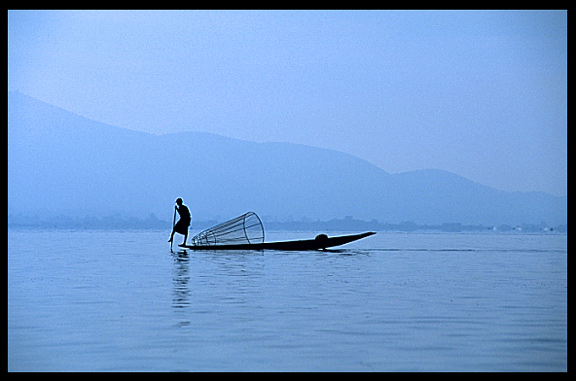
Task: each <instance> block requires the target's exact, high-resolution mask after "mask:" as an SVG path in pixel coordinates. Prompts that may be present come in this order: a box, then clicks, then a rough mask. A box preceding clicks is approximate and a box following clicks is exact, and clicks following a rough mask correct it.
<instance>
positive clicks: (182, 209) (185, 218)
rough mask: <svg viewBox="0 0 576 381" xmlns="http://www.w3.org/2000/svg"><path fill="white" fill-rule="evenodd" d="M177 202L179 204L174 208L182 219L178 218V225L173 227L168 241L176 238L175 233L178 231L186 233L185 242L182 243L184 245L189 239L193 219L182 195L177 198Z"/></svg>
mask: <svg viewBox="0 0 576 381" xmlns="http://www.w3.org/2000/svg"><path fill="white" fill-rule="evenodd" d="M176 204H177V205H178V206H174V208H175V209H176V211H177V212H178V214H179V215H180V219H179V220H178V222H177V223H176V225H174V228H173V229H172V234H170V239H169V240H168V242H172V240H173V239H174V233H178V234H182V235H184V242H183V243H182V245H186V240H187V239H188V227H189V226H190V221H191V220H192V217H190V210H189V209H188V207H187V206H186V205H184V204H183V203H182V199H181V198H180V197H178V198H177V199H176Z"/></svg>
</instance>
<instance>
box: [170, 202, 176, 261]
mask: <svg viewBox="0 0 576 381" xmlns="http://www.w3.org/2000/svg"><path fill="white" fill-rule="evenodd" d="M174 226H176V207H174V217H172V231H174ZM173 242H174V236H172V240H171V241H170V252H171V253H172V243H173Z"/></svg>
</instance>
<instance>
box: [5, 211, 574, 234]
mask: <svg viewBox="0 0 576 381" xmlns="http://www.w3.org/2000/svg"><path fill="white" fill-rule="evenodd" d="M220 222H222V221H216V220H207V221H193V223H192V229H193V230H194V231H200V230H203V229H207V228H209V227H211V226H214V225H216V224H218V223H220ZM263 222H264V227H265V229H266V231H303V232H309V231H310V232H318V231H326V232H330V231H400V232H412V231H439V232H491V231H492V232H517V233H567V232H568V226H567V225H558V226H549V225H547V224H546V223H545V222H542V223H540V224H531V223H519V224H515V225H509V224H495V225H480V224H478V225H465V224H461V223H458V222H444V223H442V224H417V223H414V222H412V221H403V222H400V223H388V222H379V221H377V220H371V221H363V220H358V219H355V218H352V217H351V216H347V217H345V218H343V219H332V220H329V221H311V220H300V221H278V220H271V221H263ZM8 228H11V229H29V230H51V229H54V230H60V229H74V230H170V228H171V222H169V221H165V220H160V219H158V218H157V217H156V216H155V215H154V214H151V215H150V216H149V217H147V218H143V219H142V218H135V217H124V216H121V215H118V214H117V215H111V216H105V217H101V218H98V217H91V216H87V217H68V216H59V217H45V218H38V217H30V216H22V215H12V214H9V215H8Z"/></svg>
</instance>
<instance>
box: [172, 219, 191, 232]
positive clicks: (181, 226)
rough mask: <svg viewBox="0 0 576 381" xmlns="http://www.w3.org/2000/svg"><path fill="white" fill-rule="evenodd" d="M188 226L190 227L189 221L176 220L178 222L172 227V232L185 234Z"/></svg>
mask: <svg viewBox="0 0 576 381" xmlns="http://www.w3.org/2000/svg"><path fill="white" fill-rule="evenodd" d="M188 226H190V221H186V220H178V222H176V225H174V231H175V232H176V233H180V234H187V233H188Z"/></svg>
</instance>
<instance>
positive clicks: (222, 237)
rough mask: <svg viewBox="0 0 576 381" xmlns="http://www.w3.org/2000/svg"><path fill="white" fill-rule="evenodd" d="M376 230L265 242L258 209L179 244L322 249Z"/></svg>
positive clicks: (196, 247)
mask: <svg viewBox="0 0 576 381" xmlns="http://www.w3.org/2000/svg"><path fill="white" fill-rule="evenodd" d="M372 234H376V233H375V232H366V233H360V234H350V235H344V236H337V237H328V236H327V235H326V234H319V235H317V236H316V237H315V238H313V239H306V240H296V241H279V242H264V227H263V225H262V221H261V220H260V218H259V217H258V216H257V215H256V213H254V212H248V213H245V214H243V215H241V216H239V217H236V218H234V219H232V220H229V221H226V222H223V223H221V224H219V225H216V226H214V227H211V228H210V229H206V230H204V231H202V232H200V233H198V234H197V235H195V236H194V237H193V238H192V245H179V246H180V247H183V248H186V249H191V250H286V251H296V250H297V251H302V250H321V249H326V248H329V247H334V246H340V245H344V244H346V243H350V242H353V241H356V240H359V239H362V238H365V237H368V236H371V235H372Z"/></svg>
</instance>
